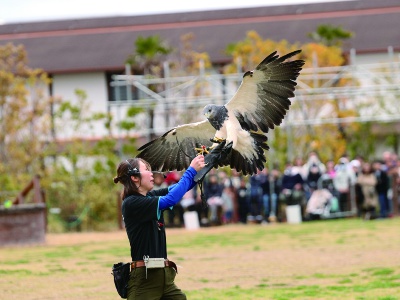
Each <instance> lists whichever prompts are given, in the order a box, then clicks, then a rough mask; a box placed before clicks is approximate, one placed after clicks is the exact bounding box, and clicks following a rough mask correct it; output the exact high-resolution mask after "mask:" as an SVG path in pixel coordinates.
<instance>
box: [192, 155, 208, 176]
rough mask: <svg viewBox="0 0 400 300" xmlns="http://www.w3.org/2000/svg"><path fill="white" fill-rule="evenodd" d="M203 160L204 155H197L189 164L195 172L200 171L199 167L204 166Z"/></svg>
mask: <svg viewBox="0 0 400 300" xmlns="http://www.w3.org/2000/svg"><path fill="white" fill-rule="evenodd" d="M205 165H206V164H205V162H204V156H203V155H198V156H196V157H195V158H193V160H192V162H191V163H190V166H191V167H192V168H193V169H195V170H196V172H198V171H200V170H201V169H203V168H204V166H205Z"/></svg>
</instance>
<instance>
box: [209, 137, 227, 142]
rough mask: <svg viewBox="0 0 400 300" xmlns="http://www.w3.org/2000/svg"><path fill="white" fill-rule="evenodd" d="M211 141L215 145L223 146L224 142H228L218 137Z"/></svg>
mask: <svg viewBox="0 0 400 300" xmlns="http://www.w3.org/2000/svg"><path fill="white" fill-rule="evenodd" d="M210 141H211V142H213V143H217V144H221V143H222V142H224V141H226V140H225V139H223V138H219V137H217V136H214V138H212V139H210Z"/></svg>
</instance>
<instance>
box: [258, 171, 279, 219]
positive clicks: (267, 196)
mask: <svg viewBox="0 0 400 300" xmlns="http://www.w3.org/2000/svg"><path fill="white" fill-rule="evenodd" d="M278 180H279V170H277V169H272V171H271V172H270V171H269V169H268V168H265V169H264V170H263V171H262V173H261V174H260V183H261V188H262V200H263V208H264V221H263V222H264V223H269V222H275V221H276V216H277V211H276V209H277V202H278V195H279V182H278Z"/></svg>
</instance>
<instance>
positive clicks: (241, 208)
mask: <svg viewBox="0 0 400 300" xmlns="http://www.w3.org/2000/svg"><path fill="white" fill-rule="evenodd" d="M247 190H248V189H247V183H246V180H245V179H244V178H243V177H241V179H240V186H239V188H237V189H236V198H237V203H238V217H239V222H240V223H242V224H246V223H247V214H248V213H249V195H248V191H247Z"/></svg>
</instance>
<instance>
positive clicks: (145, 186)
mask: <svg viewBox="0 0 400 300" xmlns="http://www.w3.org/2000/svg"><path fill="white" fill-rule="evenodd" d="M139 171H140V176H141V177H142V178H141V179H140V178H135V180H137V181H135V184H136V186H138V187H139V192H141V191H143V192H145V193H147V192H149V191H151V190H152V189H153V187H154V177H153V173H152V172H151V170H149V169H148V168H147V166H146V165H145V164H144V163H143V162H139Z"/></svg>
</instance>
